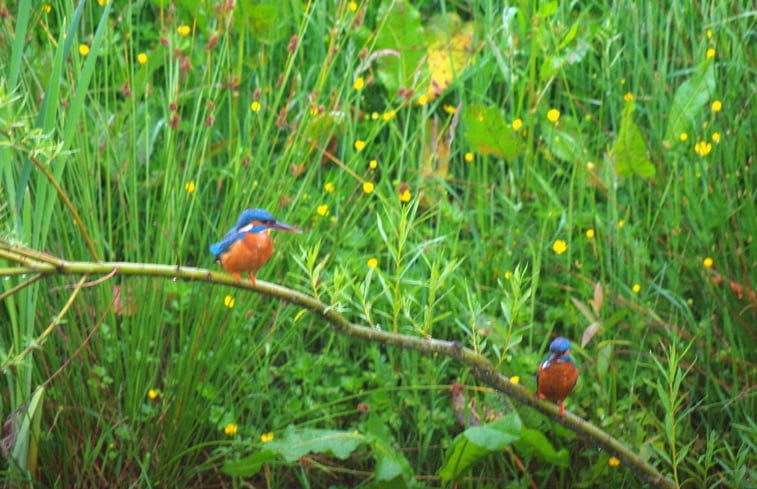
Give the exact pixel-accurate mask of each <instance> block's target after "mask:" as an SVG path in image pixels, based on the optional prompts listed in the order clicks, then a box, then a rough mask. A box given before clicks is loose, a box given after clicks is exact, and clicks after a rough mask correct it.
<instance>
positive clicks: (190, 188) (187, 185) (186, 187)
mask: <svg viewBox="0 0 757 489" xmlns="http://www.w3.org/2000/svg"><path fill="white" fill-rule="evenodd" d="M184 190H186V191H187V193H188V194H191V193H192V192H194V191H195V183H194V182H192V181H189V182H187V183H185V184H184Z"/></svg>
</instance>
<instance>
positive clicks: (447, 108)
mask: <svg viewBox="0 0 757 489" xmlns="http://www.w3.org/2000/svg"><path fill="white" fill-rule="evenodd" d="M442 110H444V112H446V113H448V114H454V113H455V112H457V108H456V107H455V106H454V105H449V104H446V105H442Z"/></svg>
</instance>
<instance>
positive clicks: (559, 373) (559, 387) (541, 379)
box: [536, 336, 578, 416]
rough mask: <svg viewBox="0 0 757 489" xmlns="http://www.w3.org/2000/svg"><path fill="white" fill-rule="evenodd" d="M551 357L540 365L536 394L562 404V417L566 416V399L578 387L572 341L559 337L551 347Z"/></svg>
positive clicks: (553, 341) (537, 374)
mask: <svg viewBox="0 0 757 489" xmlns="http://www.w3.org/2000/svg"><path fill="white" fill-rule="evenodd" d="M549 351H550V355H549V357H548V358H547V359H546V360H544V361H543V362H541V363H540V364H539V369H538V370H537V372H536V393H537V395H538V396H539V398H540V399H547V400H548V401H551V402H556V403H559V404H560V416H565V404H564V403H563V401H565V398H566V397H568V394H570V391H572V390H573V387H574V386H575V385H576V380H578V369H577V368H576V364H575V363H573V359H572V358H570V341H569V340H568V339H567V338H563V337H562V336H558V337H557V338H555V339H554V340H552V343H550V345H549Z"/></svg>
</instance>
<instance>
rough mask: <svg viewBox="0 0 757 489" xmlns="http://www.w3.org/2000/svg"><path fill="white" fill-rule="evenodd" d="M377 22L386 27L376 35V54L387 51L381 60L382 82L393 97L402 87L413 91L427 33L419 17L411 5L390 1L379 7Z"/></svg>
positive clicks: (379, 74) (424, 49)
mask: <svg viewBox="0 0 757 489" xmlns="http://www.w3.org/2000/svg"><path fill="white" fill-rule="evenodd" d="M377 19H379V21H380V22H383V23H381V24H379V28H378V32H377V33H376V43H375V44H374V51H377V52H379V51H385V53H384V55H382V56H381V57H379V59H378V71H377V74H378V78H379V80H380V81H381V83H382V84H383V85H384V87H386V89H387V90H388V91H389V92H392V93H395V92H396V91H397V89H398V88H399V87H408V88H409V87H413V86H414V83H413V81H414V79H416V74H417V73H418V69H419V67H420V65H421V61H422V60H423V57H424V56H425V55H426V42H425V39H426V33H425V30H424V28H423V26H422V25H421V15H420V13H419V12H418V10H416V9H415V7H413V6H412V4H410V2H406V1H403V0H400V1H389V0H387V1H384V2H382V4H381V7H379V10H378V14H377ZM424 65H425V63H424ZM426 79H427V77H426V76H420V77H417V80H426Z"/></svg>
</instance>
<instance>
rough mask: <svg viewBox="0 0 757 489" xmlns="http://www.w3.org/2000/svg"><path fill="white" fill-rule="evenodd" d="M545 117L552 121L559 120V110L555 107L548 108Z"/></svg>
mask: <svg viewBox="0 0 757 489" xmlns="http://www.w3.org/2000/svg"><path fill="white" fill-rule="evenodd" d="M547 119H549V122H552V123H555V122H557V121H558V120H560V111H559V110H557V109H549V112H547Z"/></svg>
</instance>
